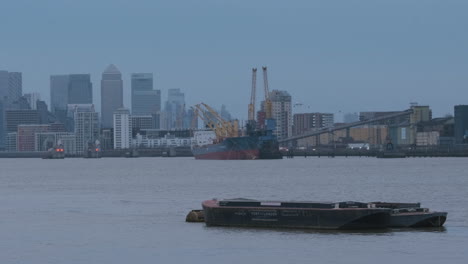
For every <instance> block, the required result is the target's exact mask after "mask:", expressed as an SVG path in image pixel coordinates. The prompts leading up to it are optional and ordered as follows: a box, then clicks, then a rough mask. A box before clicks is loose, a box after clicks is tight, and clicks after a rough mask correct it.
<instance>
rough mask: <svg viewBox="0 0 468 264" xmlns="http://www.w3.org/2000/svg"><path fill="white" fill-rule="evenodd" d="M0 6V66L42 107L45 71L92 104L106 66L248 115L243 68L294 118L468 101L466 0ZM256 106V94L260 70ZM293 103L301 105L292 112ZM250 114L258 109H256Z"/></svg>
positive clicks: (48, 1)
mask: <svg viewBox="0 0 468 264" xmlns="http://www.w3.org/2000/svg"><path fill="white" fill-rule="evenodd" d="M0 8H1V10H2V12H0V13H1V16H0V36H1V37H0V70H8V71H20V72H22V73H23V92H40V93H41V95H42V97H43V99H46V101H49V93H50V88H49V76H50V75H52V74H68V73H90V74H91V78H92V82H93V89H94V102H95V104H96V105H97V106H98V107H100V79H101V74H102V72H103V71H104V69H105V68H106V67H107V65H109V64H111V63H113V64H115V65H116V66H117V67H118V68H119V69H120V70H121V71H122V74H123V79H124V96H125V100H124V104H125V105H126V106H127V107H130V78H129V76H130V74H131V73H133V72H152V73H154V76H155V81H154V85H155V88H156V89H161V90H162V92H163V101H164V100H165V99H166V96H167V90H168V89H170V88H180V89H182V91H183V92H185V94H186V101H187V104H188V105H193V104H196V103H199V102H205V103H208V104H210V105H212V106H214V107H216V108H219V107H220V106H221V104H225V105H226V106H227V108H228V110H230V111H231V113H232V114H233V115H234V116H235V117H237V118H239V119H241V120H242V119H246V118H247V105H248V103H249V100H250V88H251V68H252V67H257V68H261V66H268V78H269V86H270V90H273V89H278V90H287V91H288V92H289V93H290V94H291V96H292V101H293V103H294V104H295V105H296V106H295V107H294V108H293V111H294V112H330V113H335V114H336V115H337V118H339V116H340V115H341V113H347V112H360V111H391V110H404V109H407V108H408V107H409V104H410V102H417V103H419V104H420V105H430V106H431V108H432V109H433V115H434V116H444V115H446V114H453V106H454V105H457V104H468V34H467V30H468V16H467V15H466V14H468V1H465V0H458V1H457V0H440V1H435V0H418V1H416V0H359V1H358V0H333V1H332V0H297V1H294V0H291V1H278V0H258V1H257V0H250V1H244V0H233V1H227V0H191V1H189V0H187V1H178V0H171V1H158V0H80V1H76V0H41V1H37V0H29V1H27V0H15V1H2V3H1V5H0ZM259 73H260V71H259ZM257 78H258V80H259V81H258V82H257V101H260V100H261V99H262V98H263V83H262V81H261V80H262V75H261V73H260V74H259V75H258V76H257ZM300 104H301V105H302V106H300ZM257 107H258V106H257Z"/></svg>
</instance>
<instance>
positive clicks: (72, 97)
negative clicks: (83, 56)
mask: <svg viewBox="0 0 468 264" xmlns="http://www.w3.org/2000/svg"><path fill="white" fill-rule="evenodd" d="M68 81H69V83H68V102H67V103H68V104H92V103H93V84H92V83H91V75H90V74H70V75H69V80H68Z"/></svg>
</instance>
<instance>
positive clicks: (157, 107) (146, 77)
mask: <svg viewBox="0 0 468 264" xmlns="http://www.w3.org/2000/svg"><path fill="white" fill-rule="evenodd" d="M131 84H132V114H133V115H151V114H155V113H157V112H159V111H161V91H160V90H153V74H152V73H133V74H132V80H131Z"/></svg>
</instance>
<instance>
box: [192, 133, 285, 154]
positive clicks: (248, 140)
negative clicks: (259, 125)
mask: <svg viewBox="0 0 468 264" xmlns="http://www.w3.org/2000/svg"><path fill="white" fill-rule="evenodd" d="M219 141H220V142H215V143H213V144H207V145H203V146H193V147H192V153H193V156H194V157H195V159H215V160H253V159H282V158H283V155H282V153H281V152H280V151H279V145H278V141H277V140H276V137H274V136H271V135H266V134H263V135H262V134H251V135H249V136H242V137H228V138H224V139H221V140H219Z"/></svg>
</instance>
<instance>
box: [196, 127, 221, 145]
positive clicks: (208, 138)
mask: <svg viewBox="0 0 468 264" xmlns="http://www.w3.org/2000/svg"><path fill="white" fill-rule="evenodd" d="M193 139H194V140H193V141H194V145H196V146H204V145H209V144H213V141H214V140H215V139H216V134H215V132H214V131H212V130H203V131H196V132H195V133H194V135H193Z"/></svg>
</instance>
